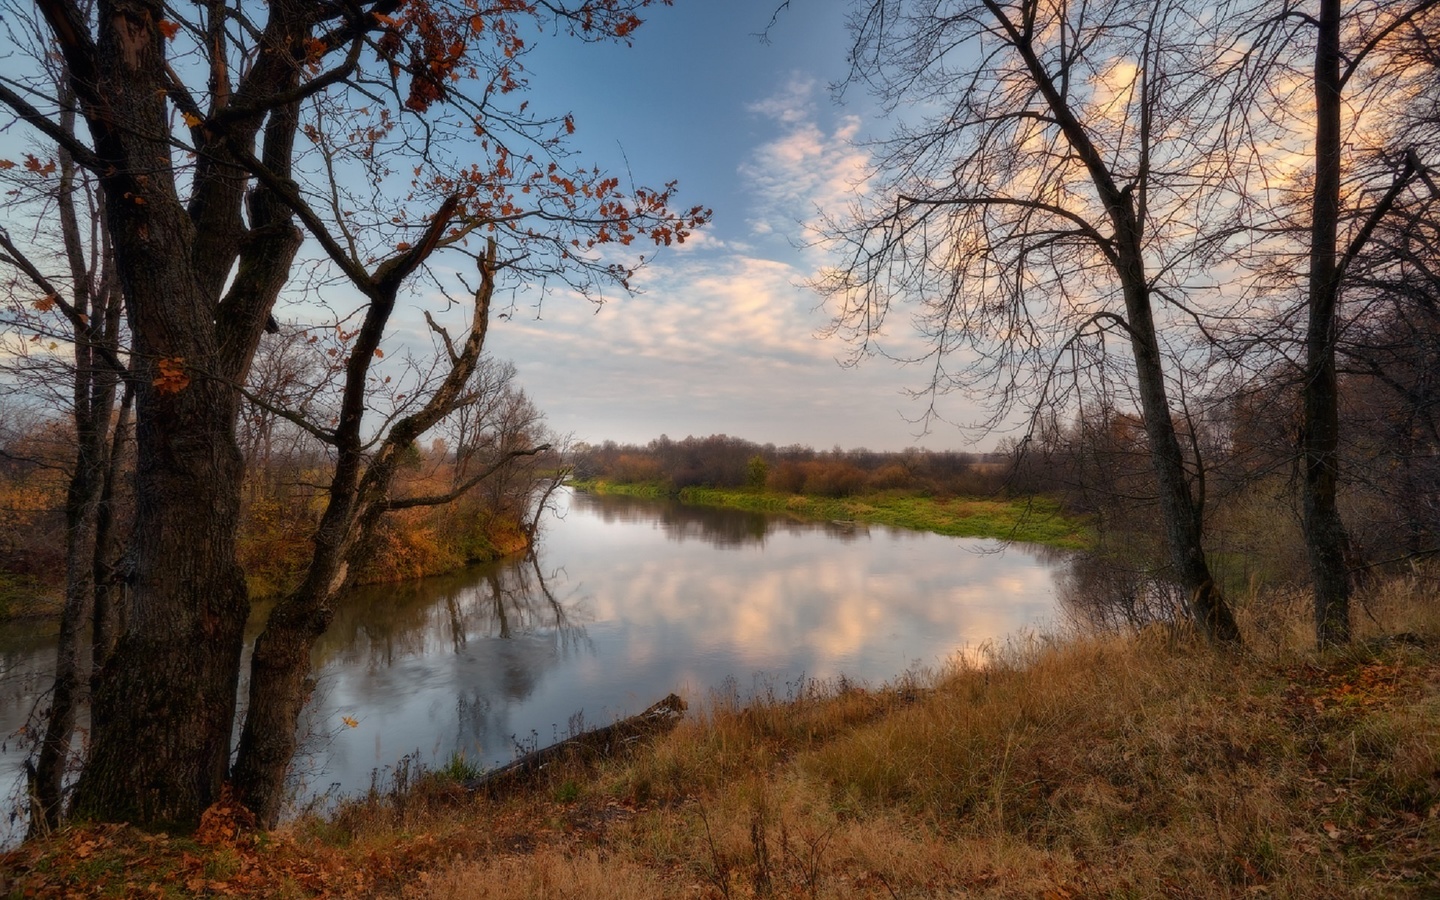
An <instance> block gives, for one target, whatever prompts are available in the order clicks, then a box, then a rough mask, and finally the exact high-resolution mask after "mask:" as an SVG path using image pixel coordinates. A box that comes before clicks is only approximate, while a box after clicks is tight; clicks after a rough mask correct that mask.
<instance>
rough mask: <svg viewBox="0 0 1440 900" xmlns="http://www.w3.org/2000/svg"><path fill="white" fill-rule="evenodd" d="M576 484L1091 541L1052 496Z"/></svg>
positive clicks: (992, 534) (1062, 542) (981, 533)
mask: <svg viewBox="0 0 1440 900" xmlns="http://www.w3.org/2000/svg"><path fill="white" fill-rule="evenodd" d="M573 486H574V487H575V488H576V490H580V491H588V492H592V493H596V494H614V495H621V496H626V497H643V498H650V499H666V498H672V497H673V498H675V499H678V500H680V502H682V503H692V504H696V505H700V506H721V507H727V508H730V509H743V510H748V511H750V512H766V513H783V514H786V515H791V516H795V517H796V518H800V519H808V520H812V521H846V522H865V523H870V524H875V525H890V526H893V527H895V528H910V529H914V530H916V531H931V532H934V533H936V534H944V535H950V536H952V537H977V538H996V539H998V540H1012V541H1026V542H1029V543H1035V544H1049V545H1050V546H1053V547H1064V548H1068V549H1078V548H1081V547H1084V546H1086V545H1087V544H1088V543H1089V541H1090V534H1089V531H1088V529H1087V528H1086V527H1085V525H1084V523H1082V522H1079V521H1077V520H1075V519H1073V518H1069V517H1067V516H1065V514H1064V513H1063V512H1062V511H1061V509H1060V506H1059V504H1057V503H1055V502H1054V501H1052V500H1049V499H1047V498H1044V497H1028V498H1025V499H1019V500H989V499H986V500H977V499H970V498H965V497H949V498H944V497H933V496H928V495H924V494H920V493H917V492H911V491H879V492H871V493H864V494H858V495H856V496H853V497H843V498H834V497H818V496H813V495H808V494H785V493H780V492H778V491H770V490H756V489H741V488H734V489H724V488H704V487H689V488H682V489H681V490H680V491H678V492H675V491H672V490H671V489H669V488H668V487H667V486H665V485H661V484H656V483H646V484H625V483H620V482H613V481H606V480H603V479H602V480H588V481H576V482H574V484H573Z"/></svg>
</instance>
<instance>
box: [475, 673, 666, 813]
mask: <svg viewBox="0 0 1440 900" xmlns="http://www.w3.org/2000/svg"><path fill="white" fill-rule="evenodd" d="M685 709H686V706H685V701H684V700H682V699H681V698H680V697H679V696H678V695H676V694H670V695H669V696H667V697H666V698H665V699H663V700H661V701H660V702H659V703H656V704H654V705H653V706H651V707H650V708H649V709H647V710H645V711H644V712H642V713H639V714H637V715H633V716H630V717H629V718H627V719H621V720H620V721H618V722H616V723H614V724H613V725H606V726H604V727H603V728H596V729H594V730H592V731H586V732H584V733H582V734H577V735H575V736H574V737H569V738H566V739H565V740H563V741H561V742H559V743H558V744H551V745H550V746H549V747H543V748H541V749H539V750H536V751H534V752H531V753H527V754H525V755H524V756H522V757H520V758H519V759H517V760H515V761H514V762H511V763H507V764H506V765H503V766H501V767H500V768H498V769H491V770H490V771H489V772H486V773H485V774H484V775H481V776H480V777H479V778H472V779H470V780H469V781H464V782H461V787H463V788H464V789H465V790H467V791H470V792H471V793H477V792H479V791H486V792H489V793H497V792H499V791H500V790H501V789H502V788H508V787H513V786H514V785H515V784H517V783H519V782H521V781H524V780H526V779H528V778H532V777H534V776H535V775H537V774H539V773H540V772H541V771H543V770H544V769H545V768H546V767H548V766H550V765H551V764H552V763H555V762H558V761H560V760H574V759H576V758H581V759H584V760H586V761H589V760H594V759H602V758H605V757H610V756H614V755H615V754H616V753H618V752H620V751H621V750H625V749H627V748H629V747H631V746H632V745H634V744H635V743H636V742H638V741H640V740H641V739H642V738H645V737H649V736H651V735H655V734H659V733H661V732H665V731H669V730H670V729H671V728H674V727H675V725H676V723H677V722H679V721H680V720H681V719H682V718H684V716H685Z"/></svg>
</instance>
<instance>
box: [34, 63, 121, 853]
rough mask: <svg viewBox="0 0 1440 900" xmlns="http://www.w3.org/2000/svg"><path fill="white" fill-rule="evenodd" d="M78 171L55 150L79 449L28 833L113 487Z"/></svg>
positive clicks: (40, 813)
mask: <svg viewBox="0 0 1440 900" xmlns="http://www.w3.org/2000/svg"><path fill="white" fill-rule="evenodd" d="M61 81H62V98H63V99H64V100H65V102H66V103H67V104H69V105H68V106H67V108H66V109H64V110H63V111H62V113H61V115H60V126H61V128H62V129H64V131H65V132H66V133H67V134H71V135H73V134H74V133H75V117H76V114H75V110H74V107H73V104H74V102H75V97H74V94H73V92H71V91H69V90H67V89H64V87H63V81H64V79H63V76H62V79H61ZM76 173H77V167H76V165H75V161H74V158H73V157H72V156H71V154H70V153H69V152H67V151H65V150H64V149H62V150H61V152H60V183H59V190H58V193H57V195H56V198H55V199H56V207H57V210H58V212H59V218H60V224H61V237H62V239H63V242H64V250H65V255H66V257H67V260H68V262H69V269H70V278H71V284H72V291H73V298H72V301H71V302H72V304H73V306H74V309H75V312H76V314H77V315H76V319H77V320H78V321H77V323H76V325H75V328H76V333H75V371H74V375H73V382H72V384H71V402H72V404H73V412H72V418H73V421H74V424H75V444H76V448H75V468H74V469H73V470H72V471H71V473H70V483H69V486H68V488H67V490H66V494H65V605H64V609H63V610H62V612H61V616H60V636H59V643H58V647H57V650H56V658H55V683H54V689H53V691H52V693H51V700H50V715H49V718H48V720H47V722H46V727H45V736H44V738H43V739H42V740H41V743H40V757H39V759H38V761H37V762H36V767H35V773H34V783H33V785H32V794H31V796H32V800H33V803H32V806H31V809H30V832H31V834H36V833H40V832H44V831H48V830H50V829H52V828H54V827H56V826H57V825H59V824H60V816H61V812H62V799H63V786H64V781H65V769H66V766H67V764H68V762H69V759H70V745H71V736H72V734H73V732H74V730H75V718H76V711H77V709H78V707H80V706H81V705H82V704H83V702H84V701H85V699H86V698H85V689H86V688H87V686H88V683H89V680H90V679H89V673H88V672H87V671H86V669H85V665H84V663H85V658H84V653H83V652H82V642H81V639H82V637H83V636H84V630H85V626H86V624H87V623H89V621H90V620H91V619H92V617H93V614H94V605H93V604H94V602H95V587H96V584H95V568H96V567H95V563H96V560H97V559H98V558H99V556H100V555H101V554H103V553H104V552H105V547H104V544H105V543H106V542H105V541H104V540H103V535H105V534H107V533H108V517H107V518H106V519H105V521H104V522H103V523H102V516H101V507H102V505H103V503H104V501H105V498H106V497H107V496H108V495H109V493H110V479H111V477H112V474H113V469H112V467H111V466H110V459H109V457H110V452H111V441H110V434H109V431H110V421H111V419H112V418H113V416H114V405H115V389H116V386H117V385H118V384H119V381H120V374H121V373H120V372H119V371H117V370H116V369H115V368H113V366H112V359H114V357H115V356H116V354H115V350H116V349H117V347H118V345H119V340H118V338H119V326H120V318H119V317H120V307H121V304H120V296H119V291H118V290H116V289H115V285H114V283H113V275H112V272H111V269H112V268H113V263H114V258H113V256H112V255H111V253H110V252H109V247H108V244H107V232H106V231H105V230H104V229H103V228H102V229H100V232H99V239H98V244H99V246H97V247H92V248H89V249H90V250H91V251H92V252H89V253H87V247H86V245H85V241H84V240H83V239H82V237H81V231H80V220H79V216H78V214H77V212H76V203H75V200H76V194H77V193H78V191H79V188H78V187H77V185H76ZM93 259H98V260H99V268H98V271H97V270H95V269H94V268H92V265H91V261H92V260H93Z"/></svg>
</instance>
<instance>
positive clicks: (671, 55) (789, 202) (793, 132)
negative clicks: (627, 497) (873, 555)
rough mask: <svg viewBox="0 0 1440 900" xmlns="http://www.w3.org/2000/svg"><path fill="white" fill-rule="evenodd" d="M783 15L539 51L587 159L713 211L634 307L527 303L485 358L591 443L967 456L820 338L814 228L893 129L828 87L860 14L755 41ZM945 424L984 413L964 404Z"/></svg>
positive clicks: (950, 406)
mask: <svg viewBox="0 0 1440 900" xmlns="http://www.w3.org/2000/svg"><path fill="white" fill-rule="evenodd" d="M777 3H778V0H725V2H720V0H677V3H676V5H675V6H674V7H670V8H664V7H662V8H658V9H655V10H652V11H650V14H649V16H648V18H647V21H646V24H645V25H644V26H643V27H642V28H641V29H640V30H639V31H638V32H637V33H636V34H635V41H634V45H633V46H632V47H628V48H627V47H624V46H616V45H577V44H576V43H575V42H573V41H567V40H561V39H556V40H542V41H541V42H540V43H539V44H538V45H537V46H536V48H535V52H534V53H533V54H532V56H531V57H530V59H529V60H528V61H527V66H528V68H529V70H530V74H531V84H532V88H533V96H534V100H535V103H536V104H538V105H540V107H541V108H542V109H545V110H546V111H560V112H563V111H570V112H573V113H574V115H575V119H576V123H577V127H578V130H577V133H576V141H577V143H576V146H577V147H578V148H579V149H580V150H581V153H582V155H583V156H584V157H585V158H587V159H594V160H595V161H597V162H598V163H599V164H600V165H601V166H602V167H609V168H612V169H616V168H620V169H623V167H624V166H625V164H626V162H628V164H629V168H630V169H631V171H632V172H633V173H634V175H635V177H636V180H637V181H639V182H641V183H647V184H658V183H661V182H664V181H667V180H669V179H671V178H677V179H679V180H680V183H681V191H682V196H681V198H680V201H681V205H684V206H688V205H690V204H692V203H703V204H705V205H707V206H709V207H711V208H713V209H714V213H715V215H714V221H713V224H712V226H711V227H709V228H707V229H705V231H704V232H703V233H702V234H700V235H698V236H697V237H696V238H695V239H693V240H692V241H690V242H687V244H686V245H684V247H681V248H678V249H675V248H672V249H671V250H670V251H667V252H665V253H662V254H661V255H660V256H659V257H658V259H657V260H656V262H655V263H654V264H653V265H651V266H650V267H648V268H647V269H646V270H645V271H644V273H643V274H642V275H641V277H640V278H639V280H638V281H637V284H638V286H639V287H640V288H641V289H642V292H641V293H640V294H638V295H637V296H634V297H625V296H622V295H619V294H618V293H612V294H611V295H610V296H609V297H608V302H607V303H606V304H605V305H604V306H603V307H601V308H599V309H598V311H597V310H596V309H595V307H593V306H592V305H590V304H588V303H586V302H584V301H583V300H578V299H567V298H564V297H551V298H549V299H547V300H546V303H545V305H544V307H543V309H542V310H541V315H540V318H538V319H537V318H536V317H535V314H534V311H533V309H527V308H526V307H525V306H524V305H523V302H524V301H523V299H522V300H521V303H522V305H521V306H520V307H518V308H517V309H516V310H515V314H514V315H513V316H512V317H510V318H508V319H506V320H502V321H498V322H496V323H495V325H494V326H493V327H492V331H491V343H490V347H491V351H492V352H493V353H494V354H495V355H496V356H499V357H501V358H506V359H510V360H512V361H513V362H515V364H516V365H517V366H518V368H519V372H520V380H521V382H522V383H523V384H524V386H525V388H526V389H527V390H528V391H529V392H530V393H531V395H532V396H533V397H534V398H535V400H536V401H537V403H538V404H539V405H540V407H541V408H542V409H544V410H545V412H546V413H547V415H548V416H549V418H550V421H551V423H552V425H553V426H554V427H555V428H556V429H557V430H559V431H561V432H572V433H573V434H574V435H575V437H576V438H578V439H581V440H588V441H599V440H604V439H614V440H619V441H623V442H644V441H647V440H649V439H650V438H653V437H657V436H658V435H660V434H661V433H665V434H668V435H670V436H671V437H675V438H679V437H683V436H685V435H687V434H695V435H701V434H711V433H721V432H723V433H727V434H731V435H736V436H740V437H744V438H748V439H751V440H755V441H758V442H762V443H763V442H774V443H776V444H780V445H784V444H790V443H805V444H811V445H813V446H817V447H830V446H833V445H836V444H838V445H841V446H844V447H858V446H867V447H871V448H875V449H901V448H904V447H906V446H910V445H912V444H917V443H918V444H920V445H923V446H931V447H965V446H969V442H970V440H971V439H972V438H973V437H974V435H973V434H971V433H969V432H964V431H961V430H959V429H957V428H955V427H952V426H948V425H945V424H943V423H941V424H938V425H936V426H935V427H934V429H933V431H932V433H931V434H930V435H929V436H928V437H926V438H924V439H923V440H917V438H916V435H917V432H918V431H919V427H918V426H917V425H915V424H913V423H912V422H911V421H908V420H910V419H915V418H917V417H918V416H919V415H920V414H921V413H922V412H923V411H924V408H923V406H921V405H920V404H919V403H918V402H916V401H913V400H911V399H910V398H909V397H908V396H907V395H906V389H907V388H911V387H917V386H919V385H921V384H923V382H924V381H925V372H924V371H923V370H920V369H915V368H904V367H899V366H896V365H895V364H893V363H891V362H889V361H887V360H883V359H871V360H868V361H866V362H864V363H862V364H861V365H860V366H858V367H852V368H846V367H843V366H842V365H841V364H840V363H839V362H838V360H840V359H843V358H846V357H847V356H849V354H850V349H851V348H849V347H848V346H847V345H845V344H843V343H841V342H839V341H836V340H821V339H819V338H818V337H817V334H818V333H819V332H820V331H822V330H823V329H824V327H825V326H826V324H827V323H828V322H829V316H828V314H827V313H826V311H825V310H824V309H822V308H820V307H819V304H820V298H819V296H818V295H816V294H815V293H813V292H812V291H810V290H808V289H807V288H805V287H804V286H803V285H804V282H805V280H806V279H807V278H808V277H809V276H810V275H812V274H813V273H814V272H815V271H816V270H817V268H818V267H819V266H821V265H822V264H823V263H824V261H825V260H824V257H823V256H822V255H821V254H820V253H819V252H818V251H816V250H814V249H804V248H803V246H802V245H803V244H804V241H805V226H804V223H805V222H807V221H813V220H814V218H815V213H816V210H817V209H819V208H824V209H838V208H839V207H840V206H841V205H843V203H844V200H845V196H846V194H847V192H848V191H849V190H850V189H851V188H852V186H853V184H854V183H855V182H856V180H857V179H858V178H859V176H860V175H861V174H862V173H863V172H864V169H865V164H866V161H867V159H868V157H867V154H866V153H865V151H864V149H863V147H862V146H861V145H859V144H857V143H856V141H859V140H863V138H864V137H865V136H866V135H869V134H877V133H883V131H884V127H885V123H884V122H883V121H881V120H878V119H875V118H873V117H871V116H870V115H869V113H868V103H867V100H868V98H867V97H866V96H865V95H864V94H863V92H852V94H851V95H849V96H847V97H846V98H844V99H845V102H844V103H843V104H837V103H836V102H835V100H834V98H833V97H832V94H831V92H830V90H829V86H830V84H831V83H833V82H834V81H836V80H837V79H840V78H842V77H843V76H844V74H845V71H846V50H847V47H848V44H847V33H846V29H845V18H846V15H847V10H848V6H849V4H847V3H842V2H838V0H794V2H793V3H792V4H791V7H790V8H789V9H788V10H785V11H782V12H781V13H780V15H779V18H778V20H777V22H776V24H775V26H774V27H773V28H772V29H771V31H770V40H769V42H768V43H765V42H762V41H761V40H760V39H759V38H758V37H757V33H758V32H761V31H763V30H764V29H765V27H766V25H767V24H768V23H769V21H770V18H771V15H772V13H773V12H774V11H775V7H776V5H777ZM896 322H903V317H897V319H896ZM898 330H900V331H903V325H901V326H900V327H899V329H898ZM894 337H895V339H896V340H898V341H902V342H903V341H904V340H906V337H907V336H905V335H903V334H896V335H895V336H894ZM942 412H943V413H945V414H946V415H947V416H948V417H949V418H950V419H951V420H953V421H958V422H962V423H963V422H967V421H970V420H974V419H977V418H979V413H978V412H977V411H976V410H975V408H974V407H973V406H971V405H969V404H967V403H965V402H964V401H963V400H962V398H959V397H952V398H947V400H946V406H945V407H944V409H943V410H942ZM982 443H983V445H984V446H990V445H992V444H993V443H994V438H993V437H991V438H988V439H985V440H984V441H983V442H982Z"/></svg>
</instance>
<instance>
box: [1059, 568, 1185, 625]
mask: <svg viewBox="0 0 1440 900" xmlns="http://www.w3.org/2000/svg"><path fill="white" fill-rule="evenodd" d="M1055 585H1056V599H1057V600H1058V601H1059V603H1060V606H1061V608H1062V609H1063V610H1064V611H1065V615H1066V617H1067V618H1068V619H1069V620H1070V621H1071V622H1072V623H1073V624H1074V625H1075V626H1076V627H1077V628H1079V629H1080V630H1081V631H1085V632H1113V631H1122V630H1131V631H1133V630H1137V629H1140V628H1143V627H1144V626H1146V625H1150V624H1154V623H1159V622H1166V623H1173V622H1176V621H1178V620H1180V619H1181V618H1183V604H1184V599H1185V598H1184V592H1183V591H1182V590H1181V589H1180V587H1179V586H1178V585H1176V584H1174V583H1173V582H1170V581H1167V580H1166V579H1164V578H1163V577H1161V576H1160V574H1159V572H1158V571H1157V570H1156V569H1155V568H1154V567H1153V566H1146V565H1144V564H1142V563H1141V562H1139V561H1137V560H1134V559H1128V558H1125V557H1124V556H1122V555H1120V554H1116V553H1100V552H1084V553H1076V554H1074V555H1073V556H1072V557H1071V558H1070V561H1069V564H1068V565H1066V566H1065V567H1064V568H1063V569H1061V570H1059V571H1057V573H1056V578H1055Z"/></svg>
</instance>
